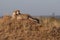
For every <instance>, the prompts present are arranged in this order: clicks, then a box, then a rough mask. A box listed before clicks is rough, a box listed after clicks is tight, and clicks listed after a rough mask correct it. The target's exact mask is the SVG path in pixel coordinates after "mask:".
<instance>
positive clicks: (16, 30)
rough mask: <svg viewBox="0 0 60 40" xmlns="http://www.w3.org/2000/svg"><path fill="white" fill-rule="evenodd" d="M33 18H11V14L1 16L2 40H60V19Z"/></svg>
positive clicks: (0, 39)
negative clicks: (35, 20)
mask: <svg viewBox="0 0 60 40" xmlns="http://www.w3.org/2000/svg"><path fill="white" fill-rule="evenodd" d="M39 20H40V23H36V22H34V21H32V20H29V19H27V20H16V19H14V20H11V17H10V16H4V17H3V18H0V40H60V21H59V19H55V18H44V17H43V18H39Z"/></svg>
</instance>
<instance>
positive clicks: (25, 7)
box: [0, 0, 60, 15]
mask: <svg viewBox="0 0 60 40" xmlns="http://www.w3.org/2000/svg"><path fill="white" fill-rule="evenodd" d="M15 9H19V10H21V12H22V13H28V14H30V15H52V13H53V12H55V14H56V15H60V0H0V15H4V14H12V11H13V10H15Z"/></svg>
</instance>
